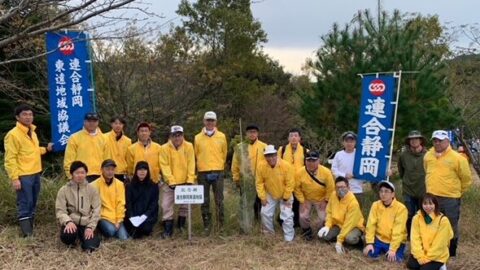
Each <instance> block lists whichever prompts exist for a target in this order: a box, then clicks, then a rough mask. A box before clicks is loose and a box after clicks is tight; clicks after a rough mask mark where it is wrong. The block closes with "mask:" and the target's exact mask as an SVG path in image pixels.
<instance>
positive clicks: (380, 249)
mask: <svg viewBox="0 0 480 270" xmlns="http://www.w3.org/2000/svg"><path fill="white" fill-rule="evenodd" d="M389 249H390V244H387V243H384V242H382V241H380V240H378V238H376V237H375V242H374V243H373V252H371V251H370V252H368V256H369V257H371V258H378V257H379V256H380V255H382V254H384V253H387V252H388V250H389ZM404 253H405V244H400V247H399V248H398V249H397V253H396V255H397V256H396V257H397V262H402V261H403V259H404V256H405V254H404Z"/></svg>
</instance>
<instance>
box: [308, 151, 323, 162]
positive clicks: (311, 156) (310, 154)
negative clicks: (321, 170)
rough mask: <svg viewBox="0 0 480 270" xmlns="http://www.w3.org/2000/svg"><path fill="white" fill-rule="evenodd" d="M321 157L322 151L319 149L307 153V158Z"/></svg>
mask: <svg viewBox="0 0 480 270" xmlns="http://www.w3.org/2000/svg"><path fill="white" fill-rule="evenodd" d="M319 158H320V153H318V152H317V151H309V152H308V153H306V154H305V160H317V159H319Z"/></svg>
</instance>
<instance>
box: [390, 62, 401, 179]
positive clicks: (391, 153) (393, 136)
mask: <svg viewBox="0 0 480 270" xmlns="http://www.w3.org/2000/svg"><path fill="white" fill-rule="evenodd" d="M393 76H394V77H396V78H397V99H396V101H395V113H394V114H393V128H392V142H391V143H390V153H389V157H388V166H387V181H390V174H389V173H388V170H390V166H392V155H393V145H394V142H395V127H396V124H397V111H398V100H399V98H400V84H401V82H402V71H401V70H400V71H398V73H394V74H393Z"/></svg>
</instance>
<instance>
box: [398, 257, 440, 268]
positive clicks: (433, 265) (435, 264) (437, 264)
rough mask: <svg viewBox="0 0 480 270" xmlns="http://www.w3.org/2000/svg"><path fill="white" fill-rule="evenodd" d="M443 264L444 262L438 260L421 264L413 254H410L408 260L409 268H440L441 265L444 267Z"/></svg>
mask: <svg viewBox="0 0 480 270" xmlns="http://www.w3.org/2000/svg"><path fill="white" fill-rule="evenodd" d="M442 265H443V263H441V262H436V261H433V262H429V263H426V264H423V265H420V264H419V263H418V261H417V259H415V257H413V255H412V254H410V256H409V257H408V261H407V268H408V269H420V270H438V269H440V267H442Z"/></svg>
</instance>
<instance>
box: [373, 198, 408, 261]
mask: <svg viewBox="0 0 480 270" xmlns="http://www.w3.org/2000/svg"><path fill="white" fill-rule="evenodd" d="M407 218H408V211H407V208H406V207H405V205H403V204H402V203H401V202H399V201H397V200H395V199H393V201H392V203H391V204H390V206H389V207H385V205H383V203H382V201H380V200H378V201H376V202H374V203H373V204H372V207H371V208H370V214H369V215H368V221H367V229H366V231H365V241H366V243H367V244H373V243H374V242H375V237H377V238H378V240H380V241H382V242H384V243H387V244H390V250H391V251H394V252H396V251H397V249H398V248H399V247H400V244H402V243H405V242H406V241H407V227H406V224H407Z"/></svg>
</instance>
